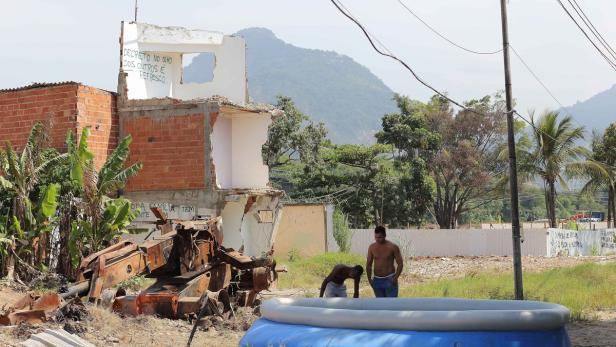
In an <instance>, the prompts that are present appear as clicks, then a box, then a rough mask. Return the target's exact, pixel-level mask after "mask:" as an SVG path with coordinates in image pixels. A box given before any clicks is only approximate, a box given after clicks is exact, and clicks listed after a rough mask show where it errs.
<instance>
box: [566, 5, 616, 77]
mask: <svg viewBox="0 0 616 347" xmlns="http://www.w3.org/2000/svg"><path fill="white" fill-rule="evenodd" d="M556 1H557V2H558V3H559V4H560V7H562V9H563V10H564V11H565V13H567V15H568V16H569V18H571V20H572V21H573V23H575V25H576V26H577V27H578V29H580V31H581V32H582V34H584V36H586V38H587V39H588V41H589V42H590V43H591V44H592V45H593V46H594V47H595V49H596V50H597V52H599V54H600V55H601V56H602V57H603V59H605V61H606V62H607V63H608V64H609V65H610V67H611V68H612V69H613V70H614V71H616V63H614V62H613V61H611V60H610V59H609V58H608V57H607V56H606V55H605V53H604V52H603V51H602V50H601V49H600V48H599V47H597V44H596V43H595V42H594V41H593V40H592V39H591V38H590V36H588V34H587V33H586V31H585V30H584V29H583V28H582V27H581V26H580V24H579V23H578V22H577V21H576V20H575V18H573V15H572V14H571V12H569V10H568V9H567V8H566V7H565V5H564V4H563V3H562V1H561V0H556Z"/></svg>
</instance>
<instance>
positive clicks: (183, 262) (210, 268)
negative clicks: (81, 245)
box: [0, 210, 277, 325]
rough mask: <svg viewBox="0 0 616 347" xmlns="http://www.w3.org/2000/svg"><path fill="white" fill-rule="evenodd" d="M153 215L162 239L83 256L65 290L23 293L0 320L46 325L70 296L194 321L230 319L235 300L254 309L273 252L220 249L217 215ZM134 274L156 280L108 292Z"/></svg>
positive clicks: (269, 274) (267, 281) (269, 278)
mask: <svg viewBox="0 0 616 347" xmlns="http://www.w3.org/2000/svg"><path fill="white" fill-rule="evenodd" d="M153 212H154V214H155V215H156V216H157V217H158V218H159V220H158V221H157V222H156V225H157V228H158V229H159V230H160V236H158V237H154V238H153V239H150V240H147V241H145V242H143V243H142V244H137V243H134V242H132V241H121V242H119V243H117V244H115V245H112V246H110V247H108V248H106V249H103V250H101V251H99V252H97V253H94V254H92V255H90V256H88V257H86V258H84V259H82V261H81V264H80V266H79V269H78V275H77V282H76V283H75V284H74V285H72V286H71V287H69V288H68V290H67V291H66V292H64V293H61V294H59V295H58V294H47V295H44V296H41V297H36V298H35V297H33V296H32V295H29V296H26V297H24V298H23V299H22V300H20V301H19V302H17V303H16V304H15V305H14V306H13V307H11V308H9V310H7V311H6V312H5V314H4V315H0V324H5V325H7V324H11V325H12V324H16V323H19V322H21V321H27V322H44V321H45V320H46V315H48V314H49V311H53V310H55V309H57V308H59V307H60V305H61V303H62V299H68V298H71V297H75V296H79V297H85V298H86V299H87V300H88V301H90V302H95V303H99V304H101V305H103V306H106V307H110V308H111V309H112V310H113V311H115V312H119V313H121V314H124V315H140V314H152V315H154V314H155V315H158V316H162V317H166V318H172V319H178V318H186V319H192V318H195V317H197V316H198V315H199V314H200V313H202V314H203V312H206V313H209V314H212V313H214V312H219V314H221V315H224V316H228V315H229V314H230V313H232V306H234V305H235V306H252V304H253V303H254V301H255V298H256V295H257V293H259V292H260V291H263V290H267V289H268V288H269V287H270V285H271V283H272V282H273V281H275V280H276V278H277V274H276V263H275V262H274V261H273V259H272V258H271V254H270V255H266V256H265V257H264V258H254V257H248V256H245V255H243V254H242V253H241V252H239V251H236V250H234V249H231V248H225V247H223V246H222V233H220V232H219V230H218V228H217V224H218V223H219V221H220V217H216V218H211V219H207V220H192V221H179V220H168V219H166V216H165V215H164V213H162V211H158V210H154V211H153ZM135 276H145V277H148V278H154V279H156V282H155V283H154V284H153V285H151V286H150V287H148V288H146V289H145V290H143V291H142V292H140V293H138V294H136V295H127V294H126V292H125V291H124V290H122V289H120V290H117V289H114V287H115V286H116V285H118V284H119V283H121V282H122V281H125V280H127V279H129V278H132V277H135ZM73 304H75V303H74V302H73ZM207 307H210V309H205V308H207ZM212 307H216V308H217V310H213V309H211V308H212ZM204 310H205V311H204Z"/></svg>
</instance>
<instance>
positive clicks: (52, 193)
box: [39, 183, 60, 218]
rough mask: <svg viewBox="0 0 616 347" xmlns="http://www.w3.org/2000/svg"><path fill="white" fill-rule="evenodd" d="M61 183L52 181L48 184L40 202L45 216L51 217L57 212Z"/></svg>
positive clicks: (41, 210)
mask: <svg viewBox="0 0 616 347" xmlns="http://www.w3.org/2000/svg"><path fill="white" fill-rule="evenodd" d="M59 193H60V185H59V184H58V183H52V184H50V185H48V186H47V189H45V192H44V193H43V197H42V199H41V202H40V206H39V208H40V213H41V215H42V216H43V217H45V218H51V217H53V216H54V215H55V214H56V209H57V207H58V196H59Z"/></svg>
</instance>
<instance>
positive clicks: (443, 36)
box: [396, 0, 503, 55]
mask: <svg viewBox="0 0 616 347" xmlns="http://www.w3.org/2000/svg"><path fill="white" fill-rule="evenodd" d="M396 1H398V3H399V4H400V5H402V7H404V8H405V9H406V11H407V12H408V13H410V14H411V15H413V17H415V18H416V19H417V20H418V21H420V22H421V23H422V24H423V25H424V26H425V27H426V28H428V29H429V30H430V31H432V32H433V33H435V34H436V35H438V36H439V37H440V38H442V39H443V40H445V41H447V42H449V43H450V44H452V45H454V46H456V47H458V48H460V49H461V50H464V51H466V52H469V53H474V54H480V55H488V54H496V53H500V52H502V51H503V49H502V48H501V49H499V50H496V51H475V50H472V49H469V48H466V47H464V46H462V45H459V44H457V43H455V42H454V41H452V40H450V39H449V38H447V37H446V36H445V35H443V34H441V33H440V32H438V31H437V30H436V29H434V28H433V27H432V26H431V25H430V24H428V23H427V22H426V21H425V20H423V19H422V18H421V17H419V16H418V15H417V14H416V13H415V12H414V11H413V10H411V9H410V8H409V7H408V6H407V5H406V4H405V3H404V2H403V1H402V0H396Z"/></svg>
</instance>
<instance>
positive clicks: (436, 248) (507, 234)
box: [351, 229, 548, 256]
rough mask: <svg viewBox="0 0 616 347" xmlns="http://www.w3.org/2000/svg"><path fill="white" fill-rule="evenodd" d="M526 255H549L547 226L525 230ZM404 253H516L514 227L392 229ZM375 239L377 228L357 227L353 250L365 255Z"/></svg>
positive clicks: (390, 235)
mask: <svg viewBox="0 0 616 347" xmlns="http://www.w3.org/2000/svg"><path fill="white" fill-rule="evenodd" d="M522 238H523V240H524V242H523V243H522V255H534V256H545V255H546V253H547V251H548V250H547V232H546V229H528V230H523V231H522ZM387 239H389V240H390V241H392V242H395V243H396V244H397V245H398V246H399V247H400V250H401V251H402V255H403V256H456V255H465V256H470V255H498V256H502V255H512V239H511V230H506V229H501V230H498V229H492V230H490V229H487V230H486V229H453V230H444V229H435V230H432V229H430V230H422V229H406V230H405V229H389V230H387ZM372 242H374V229H354V230H353V238H352V241H351V252H352V253H357V254H361V255H365V254H366V251H367V250H368V246H369V245H370V244H371V243H372Z"/></svg>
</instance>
